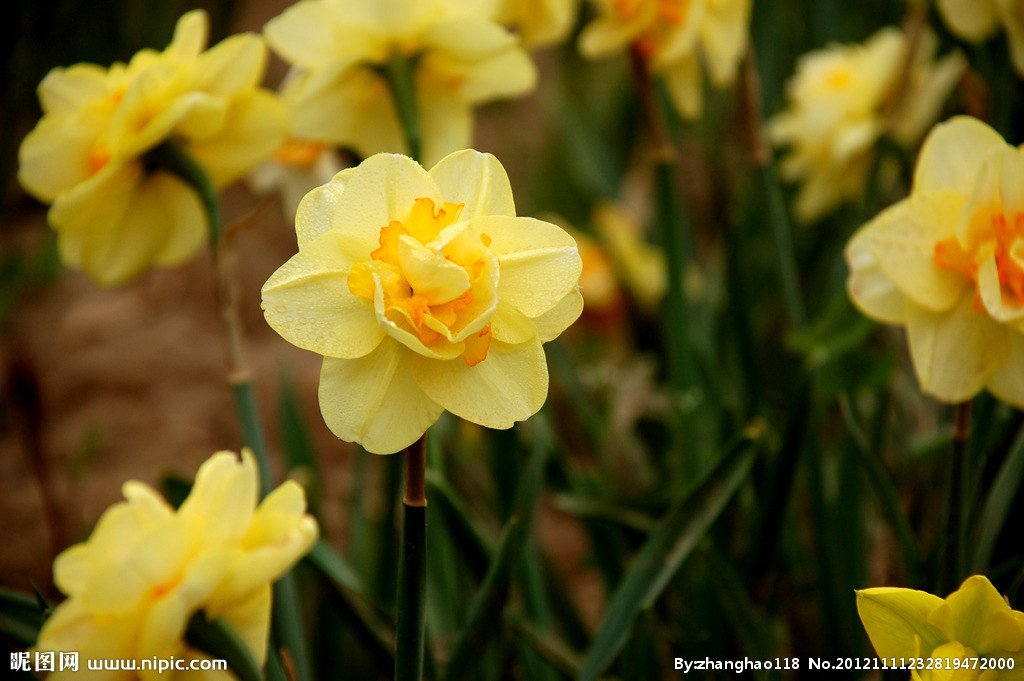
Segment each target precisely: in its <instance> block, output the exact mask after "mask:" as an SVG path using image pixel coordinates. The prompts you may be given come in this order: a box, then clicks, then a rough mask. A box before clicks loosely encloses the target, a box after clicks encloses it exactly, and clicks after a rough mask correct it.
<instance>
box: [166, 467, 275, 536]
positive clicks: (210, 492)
mask: <svg viewBox="0 0 1024 681" xmlns="http://www.w3.org/2000/svg"><path fill="white" fill-rule="evenodd" d="M256 478H257V472H256V462H255V461H254V460H253V458H252V455H251V454H249V455H248V456H243V458H242V461H239V460H238V459H237V458H236V457H235V455H234V453H233V452H218V453H216V454H214V455H213V456H212V457H210V458H209V459H208V460H207V461H206V462H205V463H203V465H202V466H200V467H199V472H198V473H196V481H195V484H194V485H193V486H192V492H191V493H190V494H189V495H188V498H187V499H186V500H185V501H184V502H183V503H182V504H181V506H180V507H179V509H178V517H179V518H182V519H187V520H188V521H189V522H191V523H195V524H196V525H201V524H203V523H206V522H209V519H211V518H216V519H217V522H216V524H215V525H212V526H211V527H208V528H206V529H204V532H206V536H207V538H208V540H209V541H211V542H212V543H214V544H222V543H223V544H235V543H238V542H240V541H241V540H242V537H243V536H244V534H245V531H246V528H247V527H248V526H249V522H250V520H251V519H252V512H253V509H254V508H255V507H256V500H257V498H258V495H259V489H258V487H257V480H256Z"/></svg>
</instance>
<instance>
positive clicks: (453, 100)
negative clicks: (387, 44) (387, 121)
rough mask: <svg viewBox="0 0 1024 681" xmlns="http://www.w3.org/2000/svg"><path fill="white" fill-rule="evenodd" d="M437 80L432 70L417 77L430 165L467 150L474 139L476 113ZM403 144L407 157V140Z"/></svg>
mask: <svg viewBox="0 0 1024 681" xmlns="http://www.w3.org/2000/svg"><path fill="white" fill-rule="evenodd" d="M429 57H430V55H427V56H426V57H424V59H428V58H429ZM438 80H439V79H438V78H437V77H436V76H435V74H434V73H433V70H432V69H429V68H424V69H422V70H421V71H420V75H419V76H418V77H417V87H416V111H417V113H418V114H419V116H420V122H421V124H422V128H423V131H424V132H423V150H422V154H423V159H424V162H425V163H426V164H428V165H429V164H431V163H436V162H437V161H438V159H442V158H444V157H445V156H447V155H449V154H451V153H453V152H455V151H456V150H457V149H464V148H466V147H468V146H469V145H470V143H471V142H472V139H473V110H472V109H471V108H470V105H469V104H468V103H467V102H466V101H464V100H463V98H462V97H461V96H460V95H459V93H458V91H457V90H456V89H455V88H453V87H451V86H448V85H446V84H444V83H439V82H438ZM401 144H402V147H401V148H402V149H403V150H405V151H406V153H408V147H407V146H406V143H405V141H404V140H403V141H402V142H401Z"/></svg>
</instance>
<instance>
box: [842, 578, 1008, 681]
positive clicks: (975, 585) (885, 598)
mask: <svg viewBox="0 0 1024 681" xmlns="http://www.w3.org/2000/svg"><path fill="white" fill-rule="evenodd" d="M857 612H859V613H860V619H861V622H862V623H863V624H864V629H865V630H866V631H867V633H868V638H870V639H871V645H873V646H874V647H875V652H876V653H878V657H880V658H882V660H883V661H885V663H886V664H888V665H889V666H902V667H910V666H914V667H917V669H912V671H911V672H910V674H911V678H913V679H914V681H939V680H940V679H955V680H956V681H976V680H981V681H997V679H1019V678H1021V677H1022V676H1024V613H1022V612H1020V611H1018V610H1013V609H1011V608H1010V606H1009V605H1007V603H1006V601H1005V600H1003V597H1002V596H1000V595H999V592H998V591H997V590H996V588H995V587H994V586H992V583H991V582H989V581H988V579H987V578H985V577H982V576H981V575H974V576H973V577H968V578H967V580H966V581H964V583H963V584H962V585H961V586H960V588H959V589H958V590H956V591H954V592H953V593H951V594H950V595H949V596H947V597H946V598H945V600H943V599H942V598H939V597H938V596H934V595H932V594H930V593H927V592H924V591H915V590H914V589H897V588H892V587H880V588H874V589H864V590H863V591H858V592H857Z"/></svg>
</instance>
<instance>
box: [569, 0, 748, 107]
mask: <svg viewBox="0 0 1024 681" xmlns="http://www.w3.org/2000/svg"><path fill="white" fill-rule="evenodd" d="M750 8H751V0H598V11H599V14H598V16H597V18H595V19H594V20H593V21H592V22H591V23H589V24H588V25H587V26H586V27H585V28H584V29H583V32H582V33H581V34H580V43H579V47H580V51H581V52H582V53H583V55H584V56H586V57H590V58H596V57H603V56H606V55H608V54H611V53H614V52H618V51H621V50H623V49H624V48H626V47H627V46H629V45H633V46H635V48H636V49H638V50H639V51H640V53H641V54H642V55H643V56H644V57H645V60H646V62H647V65H648V68H649V69H650V70H651V72H652V73H654V74H656V75H658V76H661V77H662V78H664V80H665V85H666V87H667V89H668V94H669V97H670V98H671V100H672V104H673V106H674V107H675V109H676V111H678V112H679V114H680V115H681V116H683V117H685V118H689V119H694V118H698V117H700V115H701V112H702V111H703V107H704V84H703V77H702V76H701V64H702V63H703V65H704V68H705V69H707V72H708V76H709V77H710V79H711V84H712V85H713V86H714V87H716V88H723V87H726V86H728V85H730V84H731V83H732V82H733V80H734V79H735V78H736V72H737V69H738V67H739V63H740V60H741V59H742V57H743V54H744V52H745V51H746V49H747V39H748V36H747V30H748V25H749V23H750Z"/></svg>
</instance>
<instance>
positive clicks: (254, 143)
mask: <svg viewBox="0 0 1024 681" xmlns="http://www.w3.org/2000/svg"><path fill="white" fill-rule="evenodd" d="M284 131H285V110H284V107H283V106H282V105H281V103H280V102H279V101H278V100H277V99H276V98H275V97H274V96H273V95H272V94H270V93H269V92H264V91H262V90H252V91H251V92H246V93H244V94H241V95H238V96H237V97H233V98H232V99H231V101H230V103H229V106H228V110H227V116H226V118H225V120H224V124H223V126H222V129H221V131H220V132H219V133H218V134H216V135H210V136H208V137H203V138H200V139H195V140H194V141H192V142H190V143H189V144H187V145H186V150H187V151H188V153H189V154H191V155H192V157H193V158H194V159H195V160H196V161H198V162H199V163H200V164H201V165H202V166H203V168H204V169H205V170H206V172H207V173H208V174H209V176H210V179H211V180H212V181H213V183H214V185H215V186H218V187H219V186H223V185H226V184H228V183H229V182H232V181H234V180H236V179H238V178H239V177H240V176H241V175H243V174H244V173H245V172H246V171H248V170H250V169H252V168H253V167H255V166H256V164H258V163H259V162H260V161H261V160H263V159H265V158H267V157H269V156H270V155H271V154H272V153H274V151H276V150H277V149H278V148H279V147H280V146H281V144H282V143H283V142H284Z"/></svg>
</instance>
